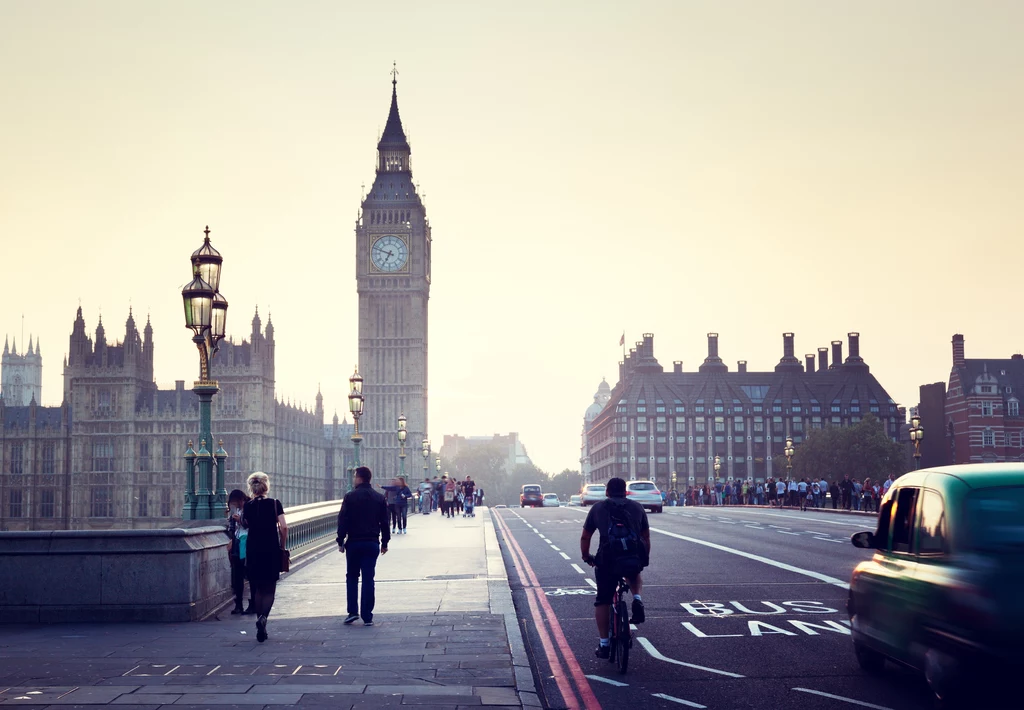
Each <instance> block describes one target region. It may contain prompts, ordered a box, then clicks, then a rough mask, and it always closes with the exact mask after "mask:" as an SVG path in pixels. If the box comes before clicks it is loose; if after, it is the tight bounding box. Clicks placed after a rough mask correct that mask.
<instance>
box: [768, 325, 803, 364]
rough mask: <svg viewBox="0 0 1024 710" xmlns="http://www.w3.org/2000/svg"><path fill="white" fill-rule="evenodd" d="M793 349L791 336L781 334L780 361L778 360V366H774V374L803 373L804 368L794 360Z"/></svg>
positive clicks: (790, 334)
mask: <svg viewBox="0 0 1024 710" xmlns="http://www.w3.org/2000/svg"><path fill="white" fill-rule="evenodd" d="M794 352H795V348H794V347H793V334H792V333H783V334H782V359H781V360H779V364H778V365H776V366H775V371H776V372H783V371H788V370H792V371H797V370H799V371H801V372H802V371H803V369H804V367H803V365H801V364H800V361H799V360H797V359H796V355H794V354H793V353H794Z"/></svg>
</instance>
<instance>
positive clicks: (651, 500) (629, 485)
mask: <svg viewBox="0 0 1024 710" xmlns="http://www.w3.org/2000/svg"><path fill="white" fill-rule="evenodd" d="M626 497H627V498H629V499H630V500H635V501H636V502H637V503H639V504H640V505H642V506H643V507H644V508H647V509H648V510H650V511H651V512H652V513H660V512H661V511H662V508H663V507H664V505H665V501H664V500H662V498H661V491H659V490H658V487H657V486H656V485H654V481H626Z"/></svg>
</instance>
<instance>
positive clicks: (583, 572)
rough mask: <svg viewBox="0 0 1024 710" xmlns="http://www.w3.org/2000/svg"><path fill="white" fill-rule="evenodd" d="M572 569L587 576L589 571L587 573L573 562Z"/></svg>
mask: <svg viewBox="0 0 1024 710" xmlns="http://www.w3.org/2000/svg"><path fill="white" fill-rule="evenodd" d="M572 568H573V569H574V570H576V571H577V572H579V573H580V574H586V573H587V571H586V570H585V569H583V568H582V567H580V566H579V565H578V564H576V563H575V562H573V563H572Z"/></svg>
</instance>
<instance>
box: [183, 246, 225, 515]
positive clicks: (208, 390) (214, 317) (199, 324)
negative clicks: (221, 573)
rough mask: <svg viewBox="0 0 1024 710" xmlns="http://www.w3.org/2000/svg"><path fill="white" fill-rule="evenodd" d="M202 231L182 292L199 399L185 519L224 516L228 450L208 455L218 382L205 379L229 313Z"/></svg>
mask: <svg viewBox="0 0 1024 710" xmlns="http://www.w3.org/2000/svg"><path fill="white" fill-rule="evenodd" d="M203 233H204V234H205V238H204V239H203V245H202V246H201V247H199V248H198V249H196V250H195V251H194V252H192V258H191V261H192V280H191V281H190V282H189V283H188V285H187V286H185V288H183V289H182V290H181V298H182V301H183V303H184V306H185V327H186V328H188V329H189V330H191V331H192V333H193V335H192V342H194V343H195V344H196V347H197V348H198V349H199V379H198V380H196V382H195V385H194V386H193V388H192V391H193V392H195V394H196V396H197V397H198V398H199V451H195V450H193V448H192V443H191V442H189V447H188V451H186V452H185V470H186V474H185V501H184V505H183V507H182V512H181V517H182V518H183V519H185V520H209V519H212V518H220V517H223V515H224V511H225V510H226V509H227V495H228V492H227V490H226V489H225V487H224V462H225V459H227V452H226V451H224V447H223V445H221V446H220V447H219V448H218V449H217V452H216V454H213V453H211V452H210V450H211V449H213V434H212V432H211V429H212V426H211V414H210V408H211V404H212V402H213V395H215V394H217V392H218V391H219V387H218V386H217V381H216V380H214V379H212V378H211V376H210V364H211V362H212V360H213V356H214V355H215V354H216V353H217V349H218V348H219V346H220V341H221V340H223V339H224V330H225V327H226V325H227V315H228V301H227V299H226V298H224V296H222V295H221V293H220V269H221V265H222V264H223V263H224V258H223V257H222V256H221V255H220V252H219V251H217V250H216V249H214V248H213V246H212V245H211V244H210V228H209V227H207V228H206V229H205V230H204V232H203ZM221 443H222V444H223V442H221ZM215 460H216V471H215V470H214V461H215ZM196 469H198V474H199V480H198V483H197V481H196ZM215 476H216V478H215Z"/></svg>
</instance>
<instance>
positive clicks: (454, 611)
mask: <svg viewBox="0 0 1024 710" xmlns="http://www.w3.org/2000/svg"><path fill="white" fill-rule="evenodd" d="M344 612H345V572H344V559H343V557H342V556H341V555H340V554H339V553H338V552H337V548H335V547H333V546H332V547H330V548H329V549H328V550H327V551H325V552H323V553H320V554H318V555H317V556H316V557H315V558H314V559H313V560H311V561H310V562H309V563H307V564H304V565H302V566H300V567H298V568H297V569H296V570H295V571H294V572H291V573H289V574H287V575H285V576H284V577H283V578H282V581H281V583H280V584H279V585H278V594H277V602H276V604H275V606H274V611H273V613H272V614H271V617H270V625H269V629H268V630H269V633H270V639H269V640H268V641H267V642H266V643H263V644H259V643H257V642H256V638H255V636H256V634H255V627H254V618H253V617H249V616H247V617H238V616H231V615H229V614H227V613H221V614H220V615H219V617H218V618H215V619H212V620H210V621H205V622H197V623H191V624H148V625H147V624H116V625H115V624H106V625H88V624H67V625H54V626H5V627H0V706H3V707H7V706H15V705H17V706H21V707H26V708H47V707H53V708H58V707H59V708H63V709H66V708H68V707H69V706H83V707H95V706H97V705H116V706H119V707H123V708H138V709H140V710H141V709H142V708H146V709H147V710H148V709H150V708H152V709H155V708H160V707H163V706H168V707H173V708H179V709H180V708H182V707H186V708H210V707H217V708H230V707H238V708H244V709H245V710H254V708H257V707H267V708H270V707H279V706H289V705H291V706H299V707H307V706H318V707H331V708H341V709H343V710H344V709H348V708H391V707H399V706H409V705H415V706H416V707H418V708H462V707H481V706H486V707H490V708H495V707H515V708H520V707H522V706H523V704H524V703H525V704H526V705H538V704H539V703H538V702H537V699H536V695H535V694H534V693H533V692H532V691H533V690H534V688H533V678H532V673H531V671H530V669H529V666H528V664H527V662H526V660H525V658H526V656H525V653H524V651H523V648H522V638H521V636H520V632H519V629H518V625H517V623H516V621H515V615H514V612H513V609H512V603H511V595H510V592H509V587H508V582H507V579H506V577H505V569H504V565H503V564H502V561H501V553H500V551H499V550H498V545H497V539H496V537H495V535H494V530H493V526H492V524H491V520H490V514H489V512H488V511H487V510H486V509H478V512H477V516H476V517H475V518H456V519H454V520H448V519H442V518H441V516H440V515H439V514H436V513H435V514H433V515H429V516H421V515H416V516H412V517H411V518H410V521H409V534H408V535H405V536H399V537H396V538H393V539H392V543H391V549H390V551H389V553H388V554H387V555H386V556H384V557H382V558H381V559H380V561H379V562H378V565H377V607H376V611H375V619H374V621H375V622H376V625H375V626H373V627H370V628H367V627H364V626H363V625H362V622H356V623H355V624H354V625H352V626H350V627H346V626H343V625H342V624H341V621H342V619H343V618H344ZM508 631H511V638H510V634H509V633H508Z"/></svg>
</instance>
